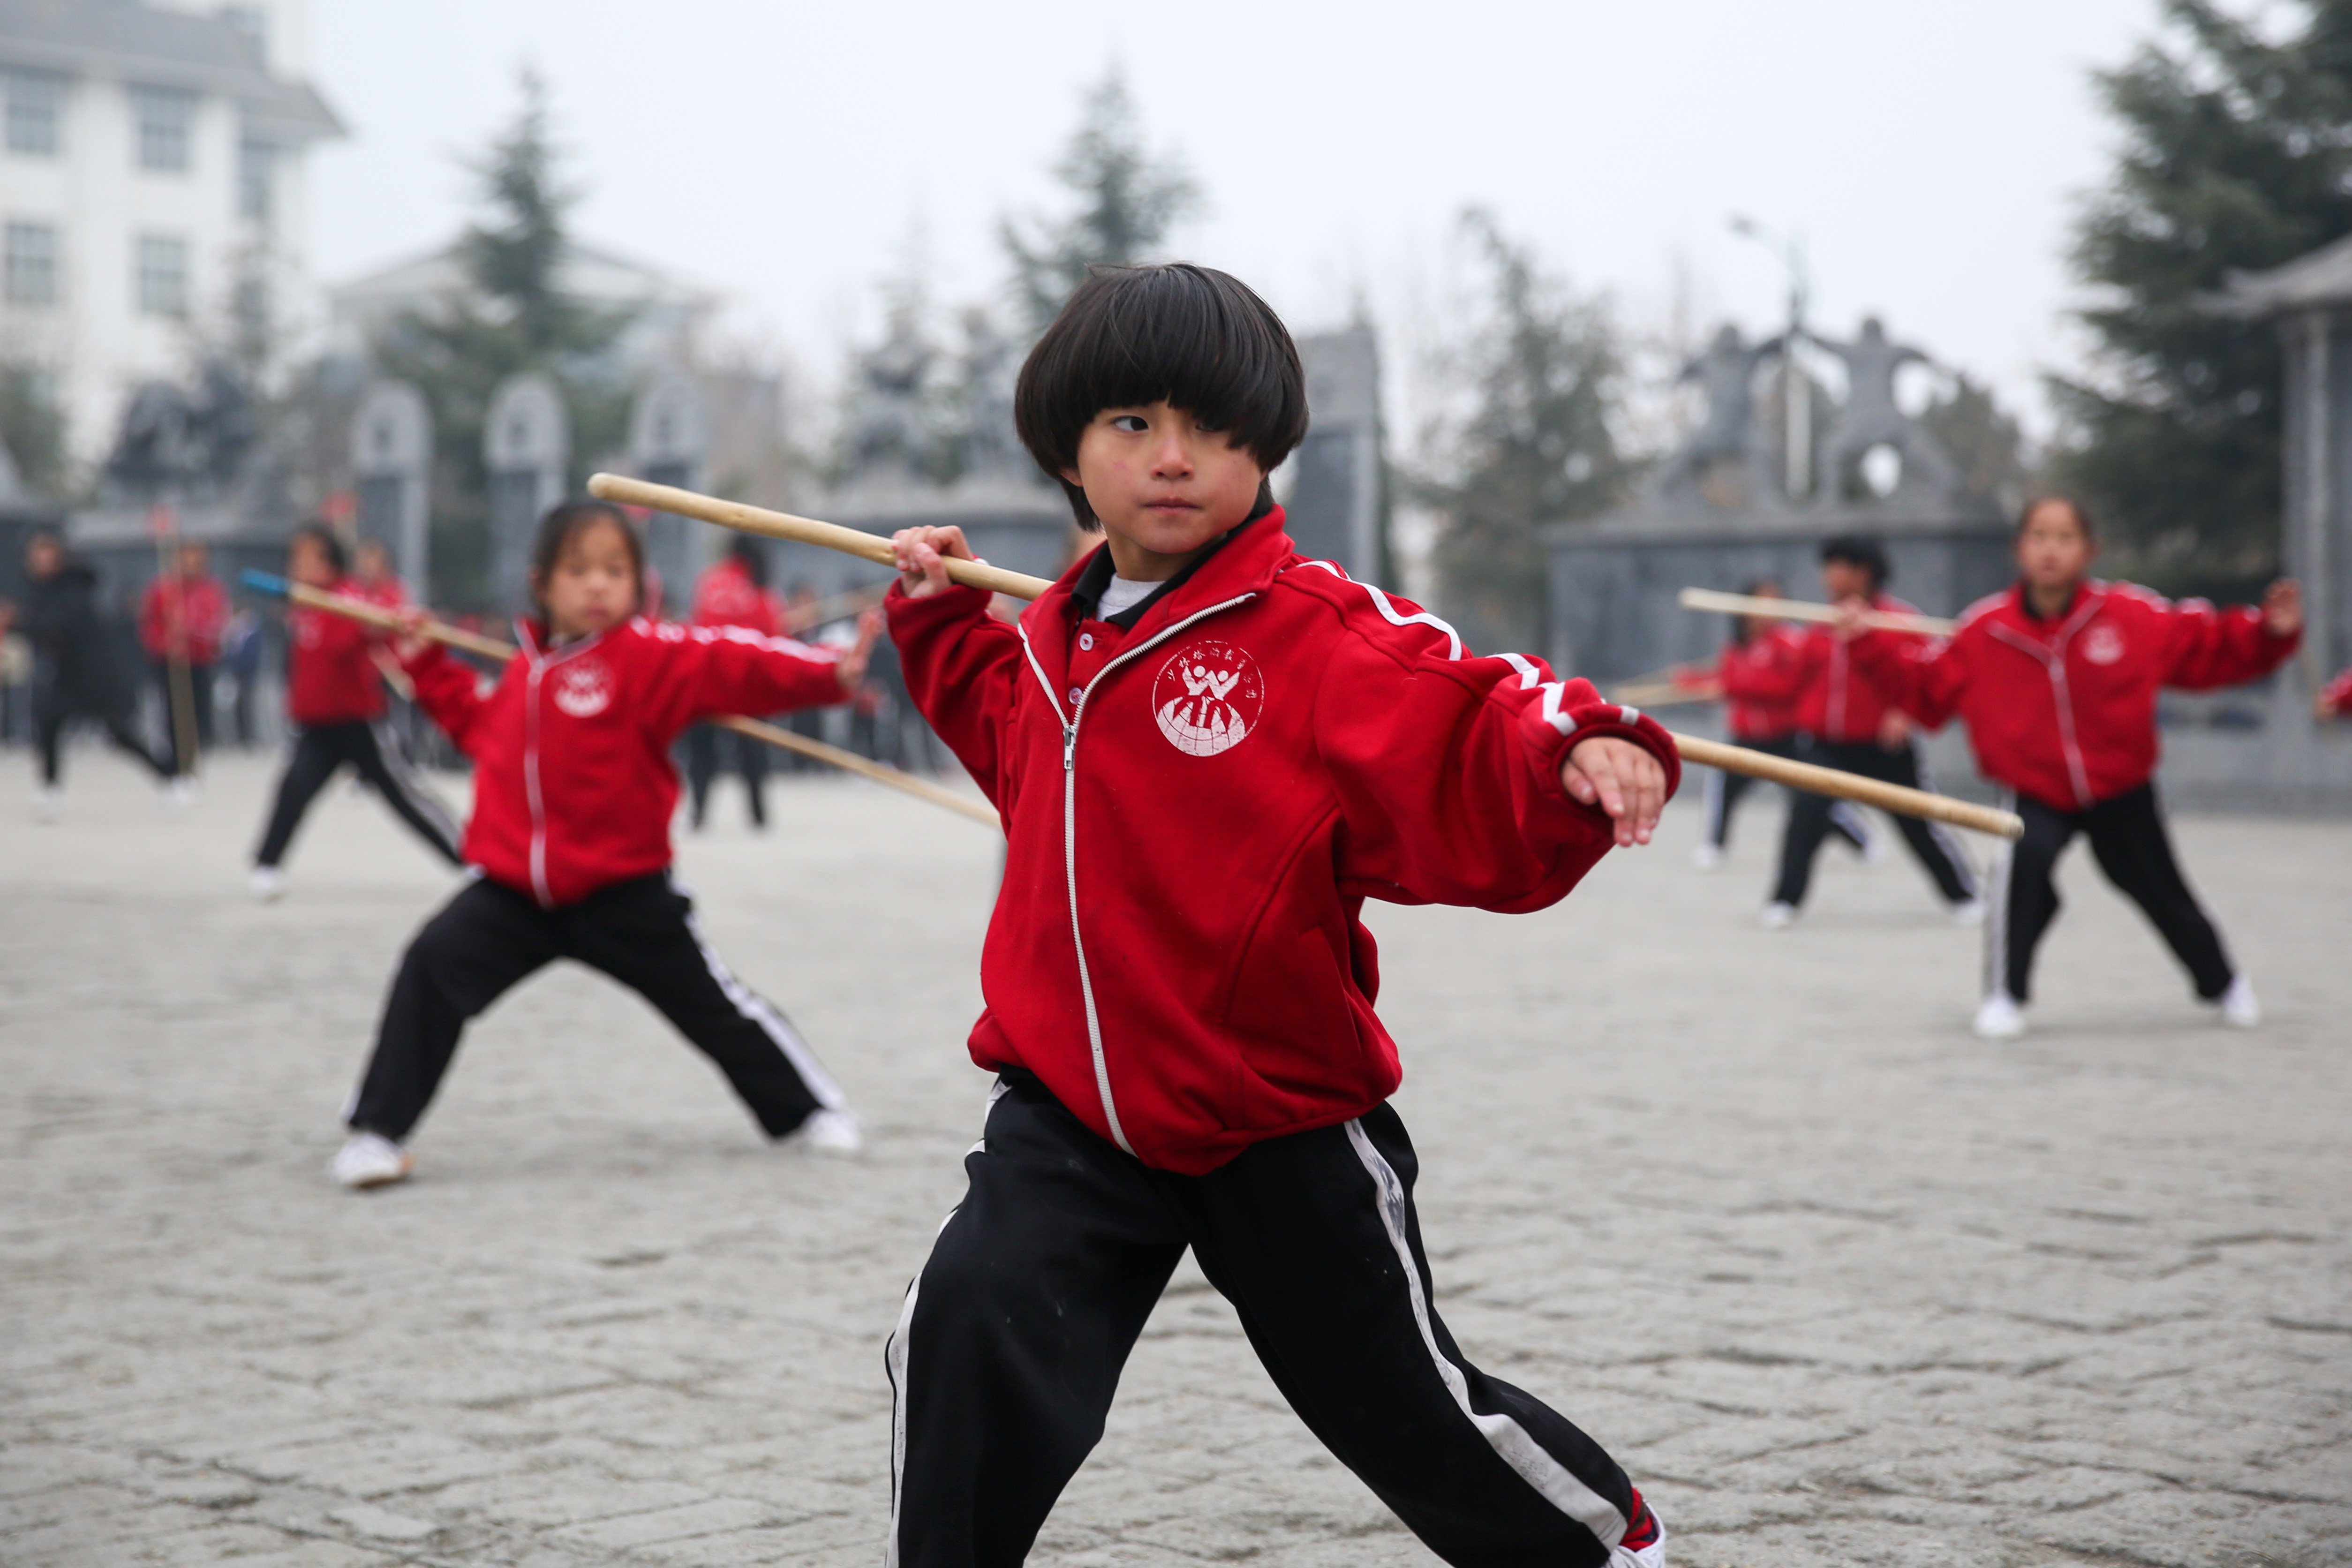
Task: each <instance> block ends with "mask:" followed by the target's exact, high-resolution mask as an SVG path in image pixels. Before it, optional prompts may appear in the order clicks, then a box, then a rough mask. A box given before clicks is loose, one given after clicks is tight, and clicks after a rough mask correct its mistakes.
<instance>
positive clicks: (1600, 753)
mask: <svg viewBox="0 0 2352 1568" xmlns="http://www.w3.org/2000/svg"><path fill="white" fill-rule="evenodd" d="M1559 784H1560V787H1561V788H1562V789H1565V790H1566V791H1568V795H1569V798H1570V800H1574V801H1579V802H1581V803H1582V804H1583V805H1599V806H1600V807H1601V810H1603V811H1605V812H1607V813H1608V814H1609V816H1610V820H1611V824H1612V826H1614V827H1615V828H1616V830H1617V847H1619V848H1620V849H1630V848H1632V847H1633V846H1634V845H1636V844H1647V843H1648V842H1649V841H1650V835H1652V834H1653V833H1654V832H1656V831H1657V827H1658V813H1660V812H1661V811H1664V809H1665V805H1666V770H1665V767H1664V764H1663V763H1660V762H1659V761H1658V759H1657V758H1655V757H1654V756H1652V755H1651V754H1650V753H1649V752H1648V751H1647V750H1646V749H1645V748H1643V747H1641V746H1637V745H1635V744H1634V743H1633V742H1631V741H1621V740H1619V739H1618V738H1617V737H1616V736H1614V735H1595V736H1593V737H1592V738H1591V740H1589V741H1579V742H1577V743H1576V744H1575V745H1573V746H1570V748H1569V749H1568V761H1567V762H1566V763H1562V764H1561V766H1560V770H1559Z"/></svg>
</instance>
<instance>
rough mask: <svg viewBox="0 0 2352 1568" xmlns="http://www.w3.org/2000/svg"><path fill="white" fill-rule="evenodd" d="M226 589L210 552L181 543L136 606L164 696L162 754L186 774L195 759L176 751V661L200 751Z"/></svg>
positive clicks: (209, 713) (224, 622)
mask: <svg viewBox="0 0 2352 1568" xmlns="http://www.w3.org/2000/svg"><path fill="white" fill-rule="evenodd" d="M228 616H229V610H228V592H227V590H226V589H225V588H223V587H222V586H221V585H220V584H219V582H218V581H217V580H216V579H215V577H214V576H213V573H212V555H211V552H209V551H207V550H206V549H205V546H204V544H203V543H202V542H199V541H196V540H190V541H188V542H186V543H184V544H182V545H181V546H180V549H179V553H178V555H177V556H176V557H175V558H174V560H173V565H172V570H171V571H170V572H169V573H166V574H159V575H158V576H157V577H156V579H155V580H154V581H153V582H152V583H150V584H148V585H147V595H146V597H145V598H144V599H143V600H142V602H141V604H140V607H139V642H140V646H141V647H143V648H145V649H146V650H147V662H148V668H149V670H150V671H151V673H152V676H153V679H154V685H155V689H156V691H157V693H158V694H159V695H160V696H161V697H162V698H163V739H164V742H165V744H166V748H167V749H166V752H165V755H166V756H168V757H169V758H170V759H171V763H172V771H173V773H176V774H179V775H181V776H182V777H185V776H186V775H187V774H189V773H193V772H194V761H195V760H194V758H192V757H184V756H182V755H181V754H180V725H179V723H178V721H177V720H176V717H175V715H176V710H177V708H178V705H179V702H180V697H179V694H178V693H177V692H176V691H175V690H174V689H173V688H174V682H175V681H176V679H177V677H175V676H174V675H173V665H174V664H175V663H176V664H178V665H180V666H181V667H183V668H185V669H186V671H187V681H188V693H187V697H188V702H189V706H190V708H191V709H192V710H193V711H192V712H191V714H190V718H191V719H192V720H193V721H194V724H195V727H196V736H195V739H196V749H197V751H198V752H209V751H211V750H212V748H213V730H214V722H213V686H214V679H213V678H214V672H215V670H216V669H217V668H219V665H220V659H221V643H222V639H223V638H224V637H226V636H227V633H228Z"/></svg>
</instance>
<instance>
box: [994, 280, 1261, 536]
mask: <svg viewBox="0 0 2352 1568" xmlns="http://www.w3.org/2000/svg"><path fill="white" fill-rule="evenodd" d="M1161 401H1165V402H1167V403H1170V404H1171V405H1174V406H1176V407H1178V408H1181V409H1183V410H1184V411H1185V412H1186V413H1188V414H1190V415H1192V417H1194V418H1195V419H1198V420H1200V421H1201V422H1202V424H1204V425H1208V426H1213V427H1215V428H1217V429H1221V430H1223V432H1224V433H1225V437H1226V439H1227V440H1228V441H1230V442H1232V444H1233V445H1234V446H1236V447H1243V448H1244V449H1246V450H1247V451H1248V453H1249V454H1250V456H1251V457H1252V458H1255V459H1256V460H1257V466H1258V467H1259V468H1263V469H1265V470H1266V471H1267V472H1268V473H1271V472H1273V471H1274V469H1275V468H1276V466H1278V465H1279V464H1280V463H1281V461H1282V460H1283V459H1284V458H1286V457H1288V456H1290V454H1291V452H1292V450H1293V449H1294V448H1295V447H1297V445H1298V443H1299V442H1300V441H1301V440H1302V439H1304V438H1305V437H1306V435H1307V373H1306V371H1305V370H1303V369H1302V368H1301V367H1300V365H1299V363H1298V345H1297V343H1294V342H1291V341H1290V331H1289V329H1287V328H1286V327H1285V326H1284V325H1283V324H1282V318H1281V317H1279V316H1277V315H1276V314H1275V313H1274V309H1273V307H1272V306H1270V305H1268V304H1267V303H1266V302H1265V300H1261V299H1259V298H1258V297H1257V295H1256V294H1255V293H1253V292H1252V291H1251V290H1250V289H1249V287H1248V286H1247V285H1246V284H1244V283H1243V282H1242V281H1241V279H1237V278H1234V277H1233V276H1232V275H1231V274H1229V273H1223V272H1220V271H1218V270H1217V269H1216V268H1213V267H1195V266H1193V265H1192V263H1191V262H1189V261H1174V262H1170V263H1168V264H1167V265H1166V266H1162V267H1097V268H1092V269H1090V270H1089V272H1088V273H1087V280H1086V281H1085V282H1083V283H1081V284H1079V285H1078V287H1077V291H1076V292H1075V293H1073V294H1072V295H1071V296H1070V299H1069V302H1068V303H1067V304H1066V305H1064V306H1063V307H1062V313H1061V314H1060V315H1058V316H1055V318H1054V324H1053V325H1052V326H1050V327H1047V328H1046V329H1045V336H1044V337H1042V338H1039V339H1038V340H1037V346H1036V347H1035V348H1034V349H1031V350H1030V351H1029V358H1028V359H1027V361H1025V362H1024V363H1023V364H1022V366H1021V380H1020V382H1019V384H1017V385H1016V386H1015V387H1014V388H1013V428H1014V429H1015V430H1016V431H1018V432H1019V434H1020V437H1021V444H1022V445H1023V446H1024V447H1027V448H1029V455H1030V456H1031V457H1032V458H1035V459H1036V460H1037V466H1038V467H1039V468H1043V469H1045V472H1046V474H1047V476H1048V477H1050V478H1051V479H1054V480H1055V482H1056V483H1057V484H1059V485H1060V486H1061V487H1062V489H1063V490H1064V492H1065V493H1066V494H1067V495H1068V497H1069V500H1070V513H1071V515H1072V516H1073V517H1075V518H1076V519H1077V523H1078V526H1079V527H1080V528H1082V529H1085V530H1087V531H1089V532H1091V531H1094V530H1096V529H1098V528H1100V527H1101V526H1102V520H1101V519H1100V518H1097V516H1095V513H1094V509H1093V508H1092V507H1090V506H1088V505H1087V495H1086V491H1084V490H1083V489H1079V488H1078V487H1077V486H1076V485H1074V484H1072V483H1070V481H1069V480H1067V479H1064V478H1063V477H1062V474H1063V471H1064V470H1065V469H1067V468H1076V467H1077V463H1078V438H1079V437H1081V436H1082V435H1084V434H1085V433H1086V428H1087V426H1088V425H1089V424H1091V423H1093V421H1094V418H1095V416H1097V414H1100V413H1101V412H1102V411H1103V410H1104V409H1106V408H1133V407H1138V406H1140V405H1145V404H1151V403H1159V402H1161ZM1273 499H1274V498H1273V492H1272V491H1271V489H1267V488H1266V487H1264V486H1261V487H1260V489H1259V492H1258V505H1257V510H1258V511H1260V512H1263V511H1264V510H1266V509H1267V508H1268V507H1270V506H1271V505H1273Z"/></svg>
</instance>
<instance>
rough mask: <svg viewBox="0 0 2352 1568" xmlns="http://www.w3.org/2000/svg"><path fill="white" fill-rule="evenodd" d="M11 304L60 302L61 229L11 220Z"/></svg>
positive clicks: (8, 265) (8, 262)
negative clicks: (59, 239) (59, 240)
mask: <svg viewBox="0 0 2352 1568" xmlns="http://www.w3.org/2000/svg"><path fill="white" fill-rule="evenodd" d="M0 269H5V272H6V274H7V295H8V303H10V304H11V305H54V304H56V303H57V302H58V231H57V230H56V229H55V228H54V227H52V226H50V225H48V224H45V223H14V222H12V223H10V224H9V225H8V236H7V251H6V257H5V268H0Z"/></svg>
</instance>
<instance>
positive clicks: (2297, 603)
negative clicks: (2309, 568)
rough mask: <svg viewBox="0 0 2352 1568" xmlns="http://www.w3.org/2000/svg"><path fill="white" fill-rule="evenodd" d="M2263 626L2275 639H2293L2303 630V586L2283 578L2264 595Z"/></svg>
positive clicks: (2290, 578)
mask: <svg viewBox="0 0 2352 1568" xmlns="http://www.w3.org/2000/svg"><path fill="white" fill-rule="evenodd" d="M2263 626H2265V627H2267V628H2268V629H2269V631H2270V634H2271V636H2273V637H2293V636H2294V634H2295V633H2297V632H2299V631H2301V630H2302V629H2303V584H2300V583H2297V582H2296V581H2295V580H2294V578H2292V577H2282V578H2280V579H2279V580H2278V581H2277V582H2275V583H2273V584H2271V589H2270V592H2269V593H2267V594H2264V595H2263Z"/></svg>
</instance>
